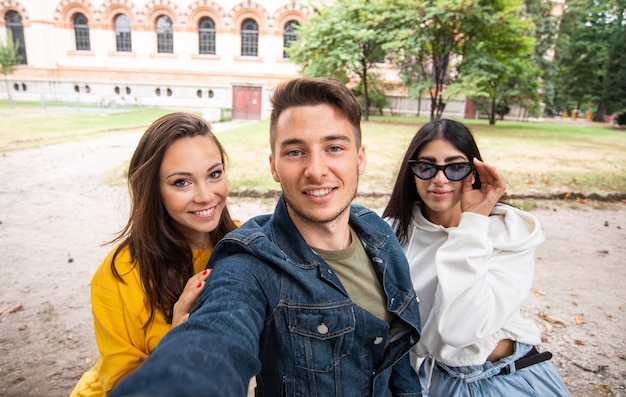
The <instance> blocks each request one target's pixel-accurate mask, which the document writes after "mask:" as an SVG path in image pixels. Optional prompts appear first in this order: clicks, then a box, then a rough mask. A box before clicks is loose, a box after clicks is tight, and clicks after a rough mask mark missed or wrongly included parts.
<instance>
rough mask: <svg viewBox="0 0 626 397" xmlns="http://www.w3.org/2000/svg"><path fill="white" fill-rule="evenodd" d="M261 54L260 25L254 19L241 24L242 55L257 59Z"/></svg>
mask: <svg viewBox="0 0 626 397" xmlns="http://www.w3.org/2000/svg"><path fill="white" fill-rule="evenodd" d="M258 52H259V25H257V23H256V22H255V21H254V20H253V19H246V20H245V21H243V23H242V24H241V55H242V56H251V57H255V56H257V55H258Z"/></svg>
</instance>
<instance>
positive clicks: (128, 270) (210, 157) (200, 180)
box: [70, 113, 236, 397]
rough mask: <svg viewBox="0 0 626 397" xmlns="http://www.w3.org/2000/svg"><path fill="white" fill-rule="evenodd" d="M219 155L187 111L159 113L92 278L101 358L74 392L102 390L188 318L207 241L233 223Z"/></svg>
mask: <svg viewBox="0 0 626 397" xmlns="http://www.w3.org/2000/svg"><path fill="white" fill-rule="evenodd" d="M225 157H226V154H225V152H224V150H223V148H222V146H221V144H220V143H219V141H218V140H217V138H216V137H215V136H214V135H213V133H212V132H211V128H210V126H209V124H208V123H207V122H206V121H205V120H204V119H202V118H200V117H198V116H195V115H193V114H189V113H172V114H168V115H165V116H163V117H161V118H159V119H158V120H156V121H155V122H154V123H152V125H150V127H148V129H147V130H146V132H145V134H144V135H143V137H142V138H141V140H140V141H139V144H138V146H137V148H136V150H135V153H134V154H133V156H132V159H131V161H130V167H129V170H128V186H129V191H130V200H131V209H130V216H129V219H128V223H127V224H126V226H125V227H124V228H123V229H122V230H121V231H120V233H119V234H118V236H117V237H116V238H115V239H114V240H113V241H111V243H119V244H118V245H117V246H116V247H115V248H114V249H113V250H112V251H111V252H110V253H109V255H108V256H107V257H106V258H105V260H104V261H103V262H102V264H101V265H100V267H99V268H98V269H97V270H96V273H95V275H94V276H93V279H92V281H91V303H92V310H93V317H94V328H95V335H96V342H97V344H98V350H99V354H98V362H97V363H96V365H95V366H94V367H93V368H92V369H91V370H89V371H87V372H86V373H85V374H84V375H83V376H82V377H81V379H80V380H79V382H78V384H77V385H76V386H75V388H74V390H73V391H72V393H71V395H70V396H72V397H74V396H76V397H78V396H81V397H86V396H105V394H106V393H108V392H109V391H110V390H111V389H112V388H113V386H115V384H116V383H117V382H118V381H119V380H120V379H121V378H122V377H124V376H125V375H126V374H128V373H129V372H131V371H132V370H134V369H135V368H137V367H138V366H139V365H140V364H141V363H142V362H143V361H144V360H145V359H146V358H147V357H148V355H149V354H150V352H151V351H152V350H153V349H154V348H155V347H156V345H157V343H159V341H160V340H161V338H162V337H163V335H165V333H166V332H167V331H168V330H169V329H170V328H171V327H173V326H175V325H177V324H179V323H181V322H184V321H185V320H186V318H187V316H188V315H189V310H190V309H191V306H192V305H193V304H194V303H195V301H196V299H197V298H198V296H199V294H200V291H201V290H202V287H203V286H204V283H205V280H206V278H207V277H208V275H209V272H210V271H209V270H205V266H206V264H207V261H208V259H209V257H210V255H211V252H212V250H213V246H214V245H215V243H217V241H219V240H220V239H221V238H222V237H223V236H224V235H225V234H226V233H228V232H229V231H231V230H233V229H234V228H235V227H236V225H235V223H234V222H233V220H232V219H231V217H230V214H229V212H228V208H227V207H226V200H227V196H228V183H227V179H226V173H225Z"/></svg>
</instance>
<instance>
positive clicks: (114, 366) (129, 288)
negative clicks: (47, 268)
mask: <svg viewBox="0 0 626 397" xmlns="http://www.w3.org/2000/svg"><path fill="white" fill-rule="evenodd" d="M110 263H111V262H110V257H109V258H107V260H105V261H104V262H103V263H102V265H100V268H99V269H98V271H97V272H96V274H95V275H94V277H93V280H92V284H91V304H92V311H93V317H94V331H95V336H96V342H97V344H98V350H99V358H98V364H97V371H98V377H99V379H100V382H101V383H102V387H103V389H104V391H105V392H107V391H109V390H110V389H111V388H112V387H113V386H114V385H115V383H116V382H117V381H118V380H119V379H120V378H121V377H123V376H124V375H126V374H127V373H129V372H131V371H132V370H134V369H135V368H137V367H138V366H139V365H140V364H141V363H142V362H143V361H144V360H145V359H146V357H147V356H148V354H149V352H148V351H147V347H146V343H145V332H144V330H143V329H142V326H143V322H142V321H141V319H140V318H139V317H138V313H137V311H138V310H139V312H144V313H145V309H138V308H137V306H139V307H143V306H144V302H143V293H142V288H141V286H140V285H138V284H137V283H135V279H134V278H133V277H126V280H127V284H123V283H121V282H120V281H119V280H117V279H116V278H115V277H114V276H113V273H112V272H111V268H110ZM165 332H166V330H164V331H163V333H165Z"/></svg>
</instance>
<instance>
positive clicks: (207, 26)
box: [198, 18, 215, 54]
mask: <svg viewBox="0 0 626 397" xmlns="http://www.w3.org/2000/svg"><path fill="white" fill-rule="evenodd" d="M198 35H199V40H198V42H199V49H198V52H199V53H200V54H215V23H214V22H213V20H212V19H211V18H202V19H201V20H200V24H198Z"/></svg>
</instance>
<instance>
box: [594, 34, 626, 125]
mask: <svg viewBox="0 0 626 397" xmlns="http://www.w3.org/2000/svg"><path fill="white" fill-rule="evenodd" d="M622 25H623V24H622ZM600 102H601V104H602V105H603V107H604V108H605V109H606V113H607V114H613V113H618V112H620V113H626V26H624V25H623V27H622V29H621V30H620V31H619V32H618V33H617V34H615V35H614V36H613V37H612V42H611V43H610V47H609V53H608V60H607V65H606V74H605V77H604V90H603V93H602V98H601V101H600Z"/></svg>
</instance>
